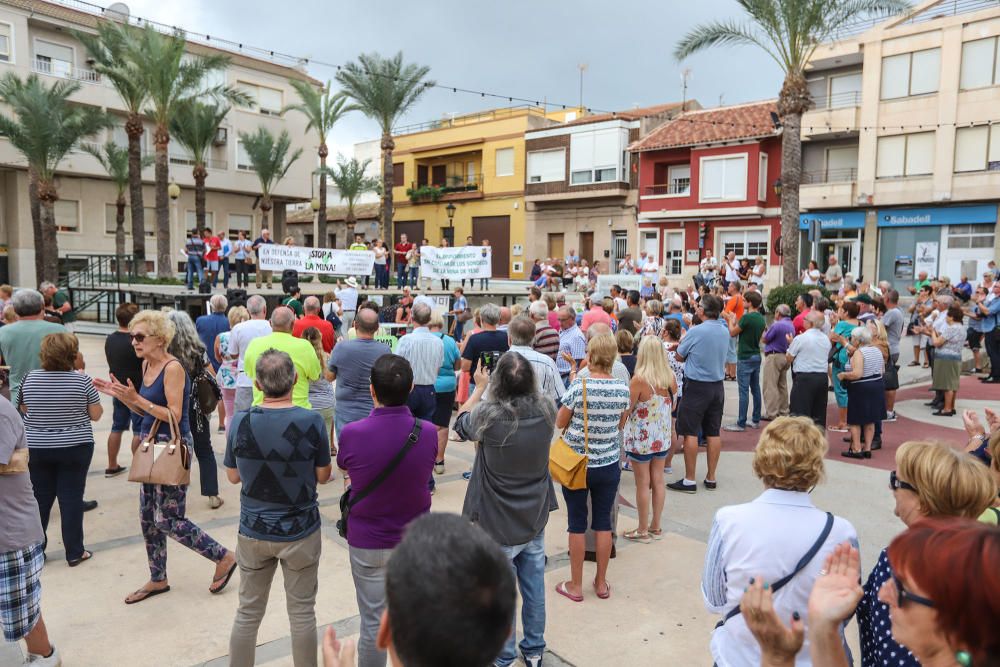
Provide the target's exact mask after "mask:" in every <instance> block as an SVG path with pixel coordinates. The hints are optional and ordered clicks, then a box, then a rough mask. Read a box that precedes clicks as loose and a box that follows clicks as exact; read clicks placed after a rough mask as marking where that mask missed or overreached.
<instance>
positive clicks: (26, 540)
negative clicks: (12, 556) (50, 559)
mask: <svg viewBox="0 0 1000 667" xmlns="http://www.w3.org/2000/svg"><path fill="white" fill-rule="evenodd" d="M27 446H28V440H27V439H26V438H25V437H24V424H23V422H22V421H21V416H20V415H19V414H18V413H17V410H15V409H14V406H13V405H11V403H10V401H8V400H7V399H6V398H3V397H0V464H4V465H6V464H8V463H10V458H11V457H12V456H13V455H14V450H15V449H25V448H26V447H27ZM0 498H2V499H3V511H2V512H0V554H3V553H7V552H8V551H18V550H20V549H25V548H27V547H30V546H31V545H33V544H38V543H40V542H41V541H42V540H44V539H45V534H44V533H43V532H42V522H41V520H40V519H39V518H38V503H37V502H36V501H35V493H34V491H33V490H32V488H31V477H30V476H29V474H28V473H27V472H22V473H16V474H13V475H0Z"/></svg>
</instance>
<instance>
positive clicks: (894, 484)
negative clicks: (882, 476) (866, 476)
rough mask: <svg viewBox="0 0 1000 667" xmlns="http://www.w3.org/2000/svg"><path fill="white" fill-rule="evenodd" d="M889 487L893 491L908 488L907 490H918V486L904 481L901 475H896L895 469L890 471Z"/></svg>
mask: <svg viewBox="0 0 1000 667" xmlns="http://www.w3.org/2000/svg"><path fill="white" fill-rule="evenodd" d="M889 488H890V489H892V490H893V491H899V490H900V489H906V490H907V491H913V492H914V493H916V492H917V488H916V487H915V486H913V485H912V484H908V483H907V482H904V481H903V480H901V479H900V478H899V477H897V476H896V471H895V470H893V471H892V472H890V473H889Z"/></svg>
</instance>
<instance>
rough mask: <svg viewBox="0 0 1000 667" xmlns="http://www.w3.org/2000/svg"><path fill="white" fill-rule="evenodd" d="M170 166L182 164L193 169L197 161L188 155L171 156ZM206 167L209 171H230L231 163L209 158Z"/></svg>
mask: <svg viewBox="0 0 1000 667" xmlns="http://www.w3.org/2000/svg"><path fill="white" fill-rule="evenodd" d="M170 164H180V165H187V166H189V167H193V166H194V165H195V161H194V158H193V157H188V156H186V155H171V156H170ZM205 166H206V167H207V168H209V169H228V168H229V163H228V162H226V161H225V160H217V159H215V158H208V159H207V160H205ZM240 168H241V169H250V167H242V166H241V167H240Z"/></svg>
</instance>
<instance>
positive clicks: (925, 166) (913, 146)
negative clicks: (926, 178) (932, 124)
mask: <svg viewBox="0 0 1000 667" xmlns="http://www.w3.org/2000/svg"><path fill="white" fill-rule="evenodd" d="M905 173H906V175H907V176H919V175H921V174H932V173H934V133H933V132H922V133H920V134H911V135H909V136H907V138H906V172H905Z"/></svg>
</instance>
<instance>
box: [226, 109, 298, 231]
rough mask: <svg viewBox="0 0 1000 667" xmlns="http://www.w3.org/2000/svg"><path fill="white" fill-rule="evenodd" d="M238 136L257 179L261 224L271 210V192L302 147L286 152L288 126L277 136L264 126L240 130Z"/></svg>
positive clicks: (288, 143)
mask: <svg viewBox="0 0 1000 667" xmlns="http://www.w3.org/2000/svg"><path fill="white" fill-rule="evenodd" d="M239 137H240V141H241V142H242V143H243V149H244V150H245V151H246V154H247V158H248V159H249V160H250V166H251V167H253V170H254V173H256V174H257V178H258V179H259V180H260V213H261V219H260V226H261V228H264V227H267V225H268V221H267V214H268V212H269V211H270V210H271V192H272V191H273V190H274V188H275V187H276V186H277V185H278V181H280V180H281V179H282V178H284V177H285V174H287V173H288V170H289V169H290V168H291V166H292V163H294V162H295V161H296V160H298V159H299V157H300V156H301V155H302V149H301V148H296V149H295V151H294V152H291V153H289V151H291V149H292V139H291V137H289V136H288V130H282V131H281V134H280V135H278V138H277V139H275V137H274V135H273V134H271V131H270V130H268V129H267V128H265V127H258V128H257V131H256V132H253V133H252V134H251V133H247V132H240V133H239Z"/></svg>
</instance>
